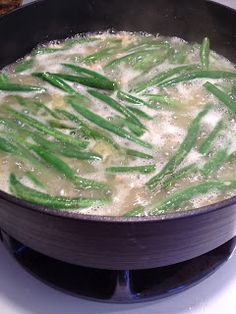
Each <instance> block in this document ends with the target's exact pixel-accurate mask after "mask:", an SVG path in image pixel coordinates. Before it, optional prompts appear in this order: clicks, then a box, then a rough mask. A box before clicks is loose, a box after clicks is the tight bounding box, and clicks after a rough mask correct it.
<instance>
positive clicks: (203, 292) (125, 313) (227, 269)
mask: <svg viewBox="0 0 236 314" xmlns="http://www.w3.org/2000/svg"><path fill="white" fill-rule="evenodd" d="M235 268H236V254H233V256H232V257H231V258H230V259H229V261H227V262H226V263H225V264H224V265H223V266H222V267H220V268H219V269H218V270H217V271H216V272H215V273H214V274H213V275H211V276H210V277H208V278H207V279H205V280H204V281H202V282H200V283H199V284H198V285H196V286H194V287H192V288H190V289H188V290H186V291H184V292H182V293H179V294H176V295H173V296H171V297H168V298H165V299H161V300H156V301H153V302H145V303H138V304H119V305H118V304H105V303H98V302H93V301H87V300H84V299H79V298H77V297H73V296H70V295H68V294H65V293H63V292H60V291H58V290H56V289H54V288H51V287H49V286H47V285H45V284H44V283H42V282H40V281H39V280H37V279H35V278H34V277H33V276H32V275H31V274H29V273H28V272H26V271H25V270H24V269H23V268H22V267H21V266H20V265H19V264H18V263H17V261H16V260H15V259H13V258H12V256H11V255H10V254H9V253H8V251H7V250H6V249H5V248H4V247H3V246H2V244H0V309H1V313H3V314H77V313H81V314H82V313H83V314H91V313H95V314H106V313H107V314H108V313H109V314H112V313H116V314H132V313H135V314H147V313H148V314H154V313H155V314H157V313H158V314H222V311H224V313H226V314H235V313H236V298H235V291H236V271H235ZM42 271H43V270H42ZM44 271H45V270H44Z"/></svg>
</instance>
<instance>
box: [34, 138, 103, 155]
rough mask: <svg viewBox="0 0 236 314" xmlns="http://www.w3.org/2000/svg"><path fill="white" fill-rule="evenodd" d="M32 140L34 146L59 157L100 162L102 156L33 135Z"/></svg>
mask: <svg viewBox="0 0 236 314" xmlns="http://www.w3.org/2000/svg"><path fill="white" fill-rule="evenodd" d="M31 137H32V139H33V140H34V141H35V143H36V144H39V145H41V146H42V147H44V148H45V149H48V150H49V151H52V152H54V153H58V154H60V155H63V156H66V157H70V158H76V159H79V160H102V156H100V155H98V154H94V153H90V152H84V151H80V150H79V149H78V148H77V147H76V146H73V145H65V144H64V143H60V142H59V143H56V142H51V141H49V140H47V139H45V138H43V137H42V136H40V135H39V134H35V133H33V134H32V135H31Z"/></svg>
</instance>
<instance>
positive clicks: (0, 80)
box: [0, 73, 9, 84]
mask: <svg viewBox="0 0 236 314" xmlns="http://www.w3.org/2000/svg"><path fill="white" fill-rule="evenodd" d="M8 81H9V78H8V76H7V75H6V74H5V73H0V84H1V83H6V82H8Z"/></svg>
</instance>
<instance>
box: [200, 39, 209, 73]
mask: <svg viewBox="0 0 236 314" xmlns="http://www.w3.org/2000/svg"><path fill="white" fill-rule="evenodd" d="M209 55H210V40H209V38H208V37H205V38H204V39H203V41H202V44H201V48H200V59H201V63H202V70H203V71H206V70H208V69H209Z"/></svg>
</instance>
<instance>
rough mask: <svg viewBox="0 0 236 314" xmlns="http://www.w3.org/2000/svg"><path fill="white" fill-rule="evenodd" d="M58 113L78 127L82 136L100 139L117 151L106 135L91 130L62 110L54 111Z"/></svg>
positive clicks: (113, 142) (72, 115) (115, 144)
mask: <svg viewBox="0 0 236 314" xmlns="http://www.w3.org/2000/svg"><path fill="white" fill-rule="evenodd" d="M56 111H57V112H58V113H61V114H62V115H64V116H65V117H66V118H67V119H68V120H70V121H73V122H75V123H77V124H78V125H79V130H80V132H81V133H83V135H84V136H86V137H88V138H93V139H101V140H103V141H104V142H106V143H107V144H110V145H112V146H113V147H114V148H116V149H119V145H118V144H117V143H115V141H114V140H113V139H112V138H111V137H110V136H108V135H106V134H103V133H101V132H100V131H98V130H94V129H91V128H90V126H89V125H87V124H86V123H85V122H84V121H82V120H80V119H79V118H78V117H77V116H76V115H74V114H72V113H70V112H68V111H66V110H62V109H56Z"/></svg>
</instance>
